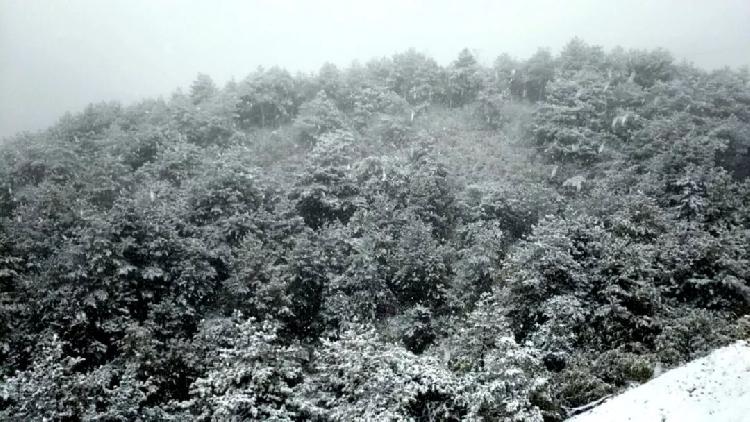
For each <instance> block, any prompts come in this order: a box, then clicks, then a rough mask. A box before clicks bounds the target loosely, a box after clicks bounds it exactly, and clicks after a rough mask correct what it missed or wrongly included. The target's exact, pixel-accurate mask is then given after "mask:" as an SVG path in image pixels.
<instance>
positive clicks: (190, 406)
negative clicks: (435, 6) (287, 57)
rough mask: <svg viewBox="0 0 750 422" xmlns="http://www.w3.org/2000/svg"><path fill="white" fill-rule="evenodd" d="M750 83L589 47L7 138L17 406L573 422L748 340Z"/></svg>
mask: <svg viewBox="0 0 750 422" xmlns="http://www.w3.org/2000/svg"><path fill="white" fill-rule="evenodd" d="M749 147H750V73H748V71H747V69H744V70H741V71H736V70H731V69H724V70H718V71H714V72H706V71H703V70H701V69H697V68H695V67H692V66H690V65H688V64H681V63H679V62H677V61H676V60H674V59H673V58H672V57H671V56H670V54H669V53H667V52H665V51H662V50H655V51H625V50H623V49H615V50H612V51H609V52H605V51H603V50H602V49H601V48H599V47H595V46H590V45H587V44H586V43H584V42H582V41H580V40H577V39H575V40H573V41H571V42H570V43H569V44H568V45H567V46H566V47H565V48H564V50H563V51H562V52H561V53H560V54H559V55H557V56H552V55H550V54H549V53H548V52H546V51H545V50H540V51H539V52H538V53H537V54H535V55H534V56H532V57H531V58H529V59H527V60H524V61H517V60H515V59H513V58H511V57H509V56H507V55H501V56H500V57H498V58H497V60H496V61H495V62H494V64H493V65H492V66H490V67H485V66H482V65H481V64H480V63H479V62H478V61H477V59H476V58H475V57H474V56H473V55H472V53H470V52H469V51H468V50H464V51H462V52H461V53H460V54H459V55H458V57H457V59H456V60H455V61H454V62H452V63H451V64H450V65H448V66H444V67H443V66H440V65H438V64H437V63H436V62H435V61H434V60H432V59H431V58H429V57H426V56H425V55H423V54H420V53H417V52H415V51H413V50H410V51H406V52H404V53H401V54H396V55H394V56H393V57H390V58H383V59H378V60H373V61H371V62H369V63H367V64H366V65H352V66H351V67H349V68H346V69H337V68H336V67H335V66H332V65H326V66H324V67H323V68H322V69H321V70H320V71H319V72H318V73H316V74H314V75H304V74H300V75H294V76H293V75H291V74H289V73H288V72H287V71H285V70H283V69H279V68H270V69H258V70H257V71H255V72H253V73H251V74H250V75H249V76H248V77H247V78H246V79H244V80H242V81H239V82H230V83H228V84H227V85H226V86H225V87H223V88H219V87H217V86H216V85H215V84H214V83H213V82H212V80H211V79H210V78H209V77H208V76H205V75H199V76H198V78H197V79H196V80H195V82H194V83H193V84H192V85H191V86H190V89H189V92H187V93H182V92H180V91H177V92H176V93H175V94H174V95H172V96H171V97H170V98H169V99H168V100H162V99H155V100H154V99H152V100H144V101H142V102H140V103H138V104H135V105H132V106H128V107H123V106H121V105H119V104H115V103H102V104H95V105H91V106H89V107H87V108H86V109H85V110H84V111H83V112H82V113H78V114H73V115H66V116H65V117H63V118H62V119H61V120H60V121H59V123H58V124H56V125H55V126H53V127H51V128H49V129H48V130H45V131H43V132H40V133H35V134H20V135H17V136H15V137H13V138H10V139H6V141H5V142H4V143H3V145H2V146H1V147H0V292H1V293H0V295H1V296H0V297H1V299H0V371H1V374H0V375H1V376H2V382H0V420H13V421H19V420H55V421H58V420H59V421H81V420H97V421H126V420H128V421H129V420H143V421H169V420H173V421H185V420H199V421H224V420H275V421H303V420H313V421H353V420H367V421H373V420H378V421H381V420H382V421H387V420H413V421H457V420H484V421H542V420H545V421H559V420H562V419H563V418H565V417H567V416H569V415H571V414H574V413H576V411H577V410H576V409H577V408H580V407H581V406H584V405H586V404H588V403H590V402H593V401H595V400H597V399H599V398H601V397H603V396H605V395H607V394H611V393H614V392H617V391H620V390H621V389H623V388H624V387H625V386H627V385H629V384H631V383H634V382H635V383H637V382H643V381H646V380H648V379H649V378H651V377H652V376H653V374H654V372H655V370H656V368H660V367H665V368H666V367H671V366H674V365H678V364H680V363H682V362H685V361H687V360H690V359H692V358H694V357H696V356H699V355H701V354H702V353H705V352H707V351H709V350H712V349H713V348H716V347H718V346H720V345H724V344H727V343H729V342H731V341H733V340H736V339H741V338H748V337H749V336H750V318H748V316H747V314H748V313H749V312H750V282H749V281H748V280H750V181H749V179H748V175H750V153H749V152H748V148H749Z"/></svg>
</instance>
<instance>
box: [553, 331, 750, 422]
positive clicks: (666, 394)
mask: <svg viewBox="0 0 750 422" xmlns="http://www.w3.org/2000/svg"><path fill="white" fill-rule="evenodd" d="M568 421H569V422H594V421H596V422H620V421H623V422H624V421H633V422H652V421H653V422H708V421H711V422H750V344H748V343H747V342H744V341H741V342H738V343H735V344H733V345H731V346H727V347H724V348H721V349H719V350H716V351H714V352H713V353H711V354H710V355H708V356H706V357H704V358H701V359H697V360H694V361H693V362H690V363H688V364H686V365H684V366H681V367H679V368H676V369H673V370H671V371H668V372H665V373H664V374H663V375H661V376H659V377H657V378H655V379H653V380H651V381H649V382H647V383H645V384H643V385H640V386H638V387H635V388H633V389H631V390H628V391H626V392H625V393H623V394H621V395H619V396H616V397H614V398H612V399H610V400H608V401H606V402H604V403H602V404H601V405H599V406H598V407H596V408H594V409H592V410H590V411H588V412H586V413H583V414H581V415H578V416H576V417H574V418H572V419H569V420H568Z"/></svg>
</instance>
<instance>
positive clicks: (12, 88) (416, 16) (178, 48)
mask: <svg viewBox="0 0 750 422" xmlns="http://www.w3.org/2000/svg"><path fill="white" fill-rule="evenodd" d="M574 36H578V37H581V38H583V39H584V40H585V41H586V42H588V43H591V44H598V45H602V46H604V47H606V48H611V47H613V46H615V45H621V46H623V47H626V48H654V47H665V48H667V49H669V50H670V51H671V52H672V53H673V54H674V55H675V56H676V57H677V58H678V59H686V60H688V61H691V62H693V63H695V64H697V65H699V66H702V67H705V68H716V67H722V66H724V65H729V66H732V67H739V66H743V65H749V64H750V0H649V1H646V0H628V1H625V0H618V1H614V0H565V1H564V0H557V1H553V0H518V1H515V0H514V1H501V0H477V1H468V0H463V1H442V0H424V1H416V0H413V1H409V0H372V1H368V2H361V1H353V0H337V1H315V0H307V1H304V0H300V1H292V0H265V1H261V0H258V1H250V0H248V1H221V0H214V1H209V0H205V1H187V0H182V1H170V0H0V136H6V135H10V134H12V133H15V132H17V131H20V130H35V129H41V128H44V127H46V126H48V125H50V124H52V123H54V122H55V121H56V120H57V119H58V118H59V117H60V116H61V115H62V114H63V113H64V112H65V111H68V110H70V111H80V110H81V109H82V108H83V107H84V106H85V105H86V104H88V103H90V102H98V101H104V100H120V101H122V102H124V103H126V104H127V103H130V102H132V101H135V100H138V99H141V98H145V97H153V96H159V95H165V96H166V95H168V94H169V93H171V92H172V91H173V90H174V89H175V88H177V87H186V86H188V85H189V83H190V82H191V81H192V80H193V79H194V77H195V75H196V74H197V73H198V72H204V73H208V74H209V75H211V76H212V77H213V78H214V80H215V81H217V83H219V84H223V83H224V82H226V81H227V80H228V79H229V78H231V77H235V78H236V79H241V78H243V77H244V76H246V75H247V74H248V73H249V72H251V71H252V70H254V69H255V68H256V67H257V66H258V65H264V66H272V65H280V66H283V67H286V68H287V69H289V70H290V71H297V70H302V71H314V70H317V69H318V68H319V67H320V66H321V65H322V64H323V63H325V62H326V61H330V62H333V63H335V64H337V65H341V66H346V65H347V64H349V63H350V62H351V61H353V60H359V61H361V62H365V61H367V60H368V59H370V58H373V57H378V56H385V55H391V54H393V53H395V52H399V51H403V50H406V49H407V48H409V47H414V48H416V49H417V50H418V51H421V52H424V53H427V54H429V55H430V56H432V57H434V58H435V59H436V60H438V61H439V62H440V63H441V64H447V63H449V62H450V61H451V60H452V59H453V58H455V57H456V55H457V53H458V51H459V50H460V49H461V48H463V47H469V48H471V49H472V50H474V51H476V52H478V53H479V55H480V57H481V58H482V59H483V60H484V61H486V62H490V61H491V60H493V59H494V58H495V57H496V56H497V55H498V54H499V53H502V52H508V53H510V54H511V55H513V56H516V57H518V58H526V57H528V56H530V55H531V54H533V53H534V51H536V49H537V48H538V47H548V48H550V49H551V50H552V51H553V53H556V52H558V51H559V50H560V47H561V46H562V45H564V44H565V43H566V42H567V41H568V40H570V39H571V38H572V37H574Z"/></svg>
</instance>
